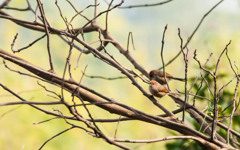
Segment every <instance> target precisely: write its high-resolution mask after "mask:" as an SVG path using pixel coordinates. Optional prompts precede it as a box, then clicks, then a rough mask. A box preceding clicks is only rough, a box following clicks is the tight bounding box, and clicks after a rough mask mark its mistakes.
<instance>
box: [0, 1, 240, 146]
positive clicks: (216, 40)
mask: <svg viewBox="0 0 240 150" xmlns="http://www.w3.org/2000/svg"><path fill="white" fill-rule="evenodd" d="M2 2H3V0H0V3H2ZM71 2H72V3H73V4H74V6H75V7H76V8H77V9H78V10H82V9H84V8H85V7H86V6H88V5H89V4H94V1H93V0H92V1H86V0H85V1H81V0H72V1H71ZM109 2H110V1H107V2H106V1H100V0H99V3H100V5H99V12H100V11H103V10H106V9H107V7H108V4H107V3H109ZM157 2H159V1H156V0H148V1H146V0H138V1H126V2H125V3H124V4H123V5H122V6H130V5H136V4H151V3H157ZM217 2H219V1H217V0H211V1H209V0H201V1H199V0H181V1H177V0H173V1H172V2H169V3H167V4H164V5H160V6H155V7H145V8H131V9H124V8H118V9H114V10H113V11H111V12H110V13H109V23H108V26H109V32H110V34H111V35H112V36H113V37H114V38H115V39H117V40H118V41H119V42H120V43H121V44H122V45H124V46H125V47H127V38H128V34H129V32H132V33H133V39H134V45H135V50H133V48H132V44H130V52H131V53H132V55H133V56H134V58H136V60H137V61H138V62H139V63H140V64H142V65H143V66H144V67H145V68H146V69H147V70H148V71H150V70H152V69H157V68H159V67H161V66H162V61H161V57H160V51H161V40H162V34H163V30H164V27H165V26H166V25H168V29H167V31H166V35H165V44H164V61H165V62H168V61H169V60H170V59H172V58H173V57H174V56H175V55H176V54H177V53H178V52H179V51H180V40H179V37H178V28H180V30H181V35H182V38H183V40H184V43H185V42H186V41H187V39H188V37H189V36H190V35H191V34H192V32H193V31H194V29H195V28H196V27H197V25H198V23H199V21H200V20H201V18H202V17H203V16H204V14H206V13H207V12H208V11H209V10H210V9H211V8H212V7H213V6H214V5H215V4H216V3H217ZM30 3H31V4H32V5H33V6H34V8H35V7H36V2H35V1H34V2H32V1H31V2H30ZM42 3H43V6H44V8H45V12H46V14H47V19H48V21H49V23H50V24H51V26H53V27H55V28H58V29H65V25H64V23H63V21H62V19H61V17H60V16H59V12H58V9H57V7H56V5H55V4H54V3H55V1H53V0H52V1H49V0H43V1H42ZM58 3H59V6H60V8H61V9H62V12H63V14H64V16H66V17H67V18H68V19H70V18H71V17H72V16H73V14H74V11H73V10H72V8H71V6H69V4H68V3H67V2H66V1H64V0H58ZM116 3H119V1H117V0H116V1H114V4H116ZM9 6H11V7H17V8H25V7H26V6H27V5H26V1H25V0H18V1H12V2H11V3H10V5H9ZM6 12H7V13H9V14H10V15H12V16H15V17H17V18H19V19H22V20H28V21H34V15H33V14H32V13H31V12H17V11H13V10H6ZM83 14H84V15H86V16H88V17H89V18H91V17H92V16H93V8H89V9H87V10H86V11H84V13H83ZM239 18H240V1H239V0H229V1H224V2H223V3H221V4H220V5H219V6H218V7H217V8H216V9H214V10H213V11H212V12H211V13H210V14H209V15H208V16H207V17H206V18H205V20H204V21H203V23H202V24H201V26H200V28H199V30H198V31H197V32H196V34H195V35H194V37H193V39H192V40H191V42H190V44H189V45H188V48H189V70H188V71H189V72H188V73H189V74H188V75H189V77H194V76H196V75H197V74H198V73H199V68H198V65H197V63H196V62H195V60H193V52H194V50H195V49H197V54H198V59H199V60H200V61H201V62H202V63H204V62H205V61H206V59H207V58H208V56H209V55H210V53H213V56H212V58H211V60H210V61H209V66H212V65H214V64H216V61H217V59H218V57H219V55H220V53H221V52H222V50H223V49H224V48H225V46H226V45H227V44H228V43H229V41H230V40H231V41H232V42H231V45H230V46H229V56H230V58H231V60H232V62H235V64H236V66H238V67H239V64H240V59H239V56H240V55H239V54H240V52H239V49H240V45H239V43H240V20H239ZM98 22H99V23H100V24H101V25H102V26H104V24H105V15H103V16H101V17H100V18H99V19H98ZM85 23H86V20H84V19H83V18H81V17H78V18H76V19H75V20H74V21H73V26H74V27H75V28H77V27H81V26H83V25H84V24H85ZM16 33H18V34H19V35H18V38H17V40H16V42H15V46H14V47H15V49H17V48H21V47H24V46H26V45H28V44H29V43H30V42H32V41H33V40H34V39H36V38H38V37H40V36H41V35H43V33H40V32H36V31H31V30H29V29H25V28H23V27H20V26H17V25H16V24H15V23H13V22H11V21H8V20H5V19H3V18H0V48H1V49H3V50H6V51H8V52H11V43H12V41H13V38H14V36H15V35H16ZM97 39H98V33H89V34H85V40H86V41H87V42H93V41H96V40H97ZM50 42H51V50H52V53H53V60H54V65H55V69H56V73H57V74H59V75H62V74H63V69H64V64H65V62H66V58H67V54H68V50H69V46H68V45H67V44H66V43H64V42H63V41H62V40H61V39H60V38H59V37H58V36H56V35H51V38H50ZM96 46H97V45H96ZM107 50H108V51H109V52H110V53H111V54H113V56H114V57H115V58H117V60H118V61H119V62H120V63H122V64H123V65H124V66H126V67H128V68H130V69H134V67H133V66H132V65H131V64H130V63H129V62H128V61H127V60H126V59H125V58H124V57H123V56H121V55H120V54H119V52H118V51H117V50H116V49H115V48H114V47H113V46H110V45H109V46H107ZM79 54H80V52H79V51H77V50H76V49H74V51H73V56H72V60H71V64H72V72H73V77H74V79H75V80H76V81H78V80H79V79H80V78H81V76H82V71H83V70H84V68H85V67H86V66H87V70H86V74H87V75H98V76H104V77H118V76H123V75H121V73H120V72H119V71H118V70H116V69H114V68H112V67H110V66H108V65H106V64H105V63H103V62H101V61H99V60H97V59H95V58H94V57H93V56H92V55H83V56H81V58H80V61H79V66H77V65H78V63H77V59H78V57H79ZM16 55H17V56H19V57H22V58H24V59H25V60H27V61H29V62H32V63H33V64H35V65H37V66H39V67H42V68H44V69H46V70H48V69H49V65H48V55H47V49H46V39H43V40H41V41H39V42H38V43H36V44H35V45H33V46H31V47H30V48H28V49H27V50H24V51H22V52H21V53H16ZM7 65H9V66H10V67H11V68H13V69H15V70H21V71H22V72H27V71H25V70H23V69H21V68H20V67H18V66H16V65H13V64H11V63H9V62H7ZM166 71H167V72H168V73H170V74H172V75H173V76H177V77H184V61H183V57H182V55H181V56H180V57H178V58H177V59H176V60H175V61H174V62H173V63H171V64H170V65H169V66H167V67H166ZM219 73H227V76H226V77H225V78H223V80H221V82H220V83H219V87H220V86H222V85H224V84H226V83H227V82H228V81H229V79H231V78H232V77H233V76H234V73H233V72H232V71H231V68H230V65H229V63H228V62H227V59H226V57H224V58H223V59H222V61H221V63H220V67H219ZM0 82H1V83H2V84H3V85H6V86H7V87H8V88H10V89H11V90H13V91H15V92H16V93H18V94H19V95H20V96H22V97H23V98H25V99H26V100H33V101H49V100H50V99H52V98H51V97H49V95H48V94H47V93H46V92H45V91H44V89H43V88H41V87H40V86H39V85H38V84H37V80H36V79H32V78H29V77H27V76H22V75H19V74H17V73H15V72H11V71H9V70H8V69H6V68H5V67H4V65H3V63H2V61H1V62H0ZM139 82H141V81H140V80H139ZM40 83H41V84H43V85H45V86H46V87H47V88H49V89H51V90H54V91H55V92H56V93H58V94H60V92H61V89H59V88H57V87H55V86H53V85H49V84H47V83H44V82H42V81H40ZM82 84H84V85H86V86H88V87H90V88H92V89H94V90H96V91H98V92H100V93H106V95H107V96H108V97H112V98H114V99H115V100H118V101H120V102H121V103H124V104H127V105H129V106H131V107H134V108H136V109H140V110H142V111H144V112H146V113H150V114H161V113H162V112H160V111H159V109H157V108H156V107H155V106H154V105H152V103H151V102H149V101H148V100H146V98H145V97H144V96H143V95H142V94H141V92H139V91H138V89H137V88H136V87H135V86H133V85H132V84H131V82H130V81H129V80H128V79H121V80H113V81H109V80H102V79H90V78H87V77H84V78H83V81H82ZM141 84H142V85H143V87H145V88H146V89H148V85H147V84H145V83H141ZM232 85H233V86H230V87H229V90H233V89H234V84H232ZM170 88H171V89H172V90H175V89H178V90H180V91H183V90H184V83H179V82H174V83H173V82H171V83H170ZM65 94H66V95H65V96H66V98H69V100H70V101H71V97H70V94H67V93H65ZM10 101H18V99H16V98H15V97H13V96H12V95H10V94H9V93H7V92H6V91H4V90H3V89H0V103H3V102H10ZM161 103H162V104H163V105H164V106H166V107H167V108H169V109H171V110H174V109H176V108H178V107H177V106H176V104H175V103H174V102H173V101H171V100H170V99H169V98H168V97H164V98H163V99H161ZM200 103H201V104H202V101H197V104H196V107H198V108H199V109H203V108H204V107H205V105H199V104H200ZM204 104H207V102H205V103H204ZM173 106H174V107H173ZM43 108H45V109H47V110H49V111H54V110H53V109H57V110H60V111H62V112H65V113H68V112H67V110H65V108H63V107H61V106H50V107H49V106H44V107H43ZM89 109H90V110H91V112H92V114H93V116H94V118H118V117H119V116H117V115H112V114H110V113H106V112H104V111H102V110H101V109H99V108H96V107H94V106H90V108H89ZM79 111H82V113H83V114H86V112H84V109H82V108H79ZM179 116H181V114H179ZM50 118H52V117H51V116H48V115H46V114H43V113H42V112H39V111H37V110H35V109H33V108H31V107H29V106H27V105H20V106H0V149H4V150H13V149H14V150H18V149H19V150H30V149H38V148H40V146H41V145H42V144H43V143H44V142H45V141H46V140H47V139H49V138H50V137H52V136H54V135H55V134H57V133H59V132H61V131H62V130H64V129H66V128H68V127H69V125H67V124H66V123H65V121H64V120H62V119H54V120H51V121H48V122H45V123H40V124H37V123H39V122H41V121H44V120H47V119H50ZM189 121H190V120H189ZM80 125H82V124H80ZM98 125H99V127H100V128H101V129H102V130H103V131H104V132H105V133H106V135H108V136H110V137H113V136H114V132H115V129H116V126H117V123H112V124H110V123H102V124H101V123H99V124H98ZM169 135H178V134H177V133H174V132H172V131H171V132H169V131H168V130H166V129H164V128H160V127H157V126H152V125H149V124H147V123H143V122H138V121H133V122H122V123H120V125H119V127H118V134H117V138H122V139H155V138H162V137H166V136H169ZM166 143H167V142H159V143H154V144H134V148H135V149H139V150H145V149H152V150H154V149H159V148H161V149H163V150H164V149H167V148H166V147H165V144H166ZM189 143H190V142H186V143H185V144H189ZM131 146H133V145H131ZM43 149H46V150H65V149H73V150H75V149H91V150H92V149H97V150H101V149H102V150H105V149H118V148H116V147H114V146H111V145H109V144H107V143H106V142H104V141H102V140H100V139H97V138H93V137H92V136H90V135H88V134H86V133H85V132H84V131H82V130H78V129H75V130H70V131H68V132H66V133H64V134H63V135H61V136H59V137H57V138H56V139H53V140H52V141H50V142H49V143H47V145H46V146H45V148H43ZM179 149H180V148H179Z"/></svg>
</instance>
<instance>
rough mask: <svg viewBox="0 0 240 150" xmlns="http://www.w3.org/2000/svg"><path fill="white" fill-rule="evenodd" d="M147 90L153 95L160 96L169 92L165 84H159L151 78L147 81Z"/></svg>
mask: <svg viewBox="0 0 240 150" xmlns="http://www.w3.org/2000/svg"><path fill="white" fill-rule="evenodd" d="M149 91H150V93H151V94H152V95H153V96H156V97H159V98H162V97H164V96H165V95H167V94H169V93H170V91H169V90H168V89H167V88H165V86H163V85H161V84H160V83H158V82H157V81H155V80H151V81H150V83H149Z"/></svg>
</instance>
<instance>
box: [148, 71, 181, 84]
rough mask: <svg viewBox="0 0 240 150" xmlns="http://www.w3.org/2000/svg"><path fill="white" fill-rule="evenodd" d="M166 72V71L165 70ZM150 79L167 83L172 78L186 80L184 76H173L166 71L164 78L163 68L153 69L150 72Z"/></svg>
mask: <svg viewBox="0 0 240 150" xmlns="http://www.w3.org/2000/svg"><path fill="white" fill-rule="evenodd" d="M165 73H166V72H165ZM149 77H150V80H155V81H157V82H158V83H160V84H162V85H163V84H167V82H169V81H170V80H172V79H174V80H178V81H185V79H183V78H176V77H173V76H171V75H170V74H168V73H166V80H165V79H164V73H163V71H161V70H152V71H150V73H149Z"/></svg>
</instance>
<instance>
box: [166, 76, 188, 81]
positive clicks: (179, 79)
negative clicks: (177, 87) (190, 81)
mask: <svg viewBox="0 0 240 150" xmlns="http://www.w3.org/2000/svg"><path fill="white" fill-rule="evenodd" d="M169 78H170V79H174V80H178V81H185V79H184V78H176V77H169Z"/></svg>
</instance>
